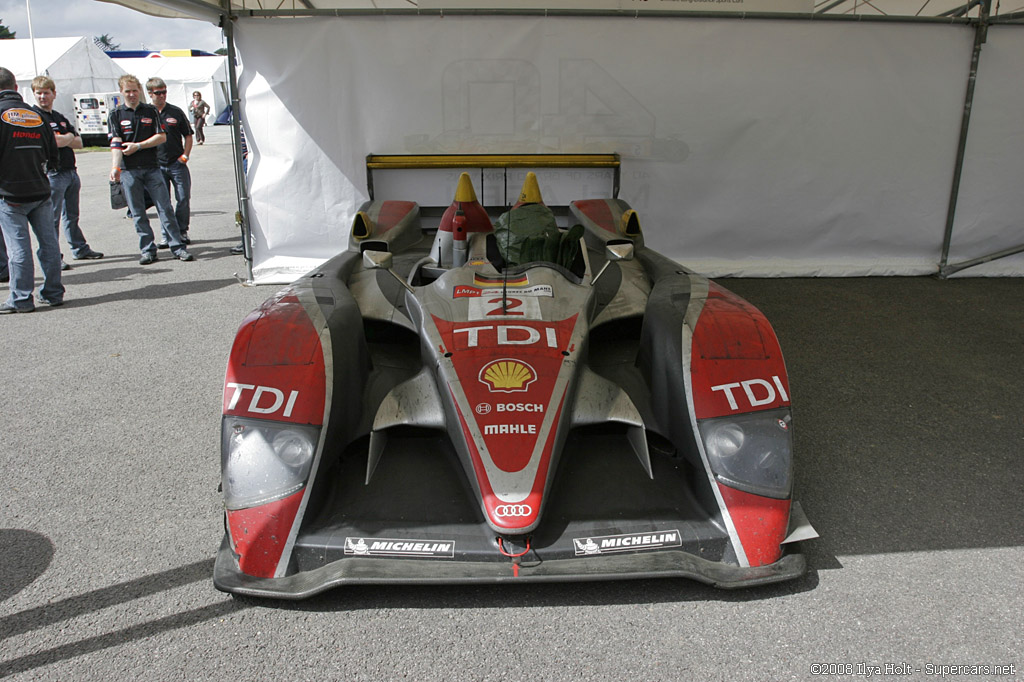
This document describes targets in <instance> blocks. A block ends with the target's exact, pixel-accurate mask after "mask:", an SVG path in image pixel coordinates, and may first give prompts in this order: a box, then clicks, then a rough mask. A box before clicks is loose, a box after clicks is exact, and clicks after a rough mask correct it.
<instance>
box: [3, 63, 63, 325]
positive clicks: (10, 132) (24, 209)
mask: <svg viewBox="0 0 1024 682" xmlns="http://www.w3.org/2000/svg"><path fill="white" fill-rule="evenodd" d="M47 164H49V165H50V166H51V167H56V165H57V141H56V140H55V139H54V137H53V133H52V132H50V126H49V125H48V124H47V123H46V122H45V121H43V117H42V116H40V115H39V112H37V111H35V110H34V109H32V108H31V107H29V106H28V105H27V104H25V100H23V99H22V98H21V95H19V94H18V81H17V79H16V78H15V77H14V74H13V73H12V72H11V71H10V70H8V69H5V68H3V67H0V230H2V231H3V235H4V239H3V242H4V246H5V247H6V248H5V249H3V250H4V251H5V252H6V253H3V254H0V256H4V257H5V260H6V263H5V269H8V270H9V274H8V276H9V277H10V280H11V285H10V295H9V296H8V297H7V300H6V301H5V302H4V303H2V304H0V314H5V315H6V314H8V313H30V312H32V311H33V310H35V309H36V306H35V302H34V301H33V300H32V289H33V288H34V287H35V264H34V262H33V261H32V237H31V236H30V234H29V225H31V226H32V232H34V233H35V235H36V241H37V242H38V243H39V248H38V250H37V251H36V255H37V256H38V257H39V265H40V267H41V268H42V270H43V287H42V288H41V289H40V290H39V302H40V303H44V304H46V305H50V306H59V305H62V304H63V303H64V285H63V284H61V281H60V247H59V246H58V244H57V234H56V232H54V229H53V206H52V204H51V203H50V181H49V180H48V179H47V177H46V169H45V166H46V165H47Z"/></svg>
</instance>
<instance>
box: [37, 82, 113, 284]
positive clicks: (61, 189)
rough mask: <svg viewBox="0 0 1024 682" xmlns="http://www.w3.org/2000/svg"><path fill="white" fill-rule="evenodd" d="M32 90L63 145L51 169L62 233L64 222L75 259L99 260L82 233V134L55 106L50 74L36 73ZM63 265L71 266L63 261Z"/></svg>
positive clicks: (56, 224)
mask: <svg viewBox="0 0 1024 682" xmlns="http://www.w3.org/2000/svg"><path fill="white" fill-rule="evenodd" d="M32 94H34V95H35V96H36V104H37V105H38V106H37V107H36V111H38V112H39V113H40V115H42V117H43V121H45V122H46V123H47V124H48V125H49V126H50V129H51V130H52V131H53V136H54V139H55V140H56V141H57V147H58V148H59V150H58V154H59V156H60V160H59V161H58V162H57V168H55V169H53V170H51V171H50V172H49V173H47V176H48V177H49V179H50V201H52V202H53V221H54V228H55V229H56V231H57V235H58V239H59V237H60V227H61V223H62V222H63V224H64V239H66V240H67V242H68V246H70V247H71V255H72V256H73V257H74V259H75V260H83V259H89V260H95V259H97V258H103V254H102V253H100V252H99V251H93V250H92V249H91V248H90V247H89V242H87V241H86V240H85V235H84V234H82V228H81V227H79V225H78V206H79V201H78V198H79V193H80V192H81V190H82V181H81V179H80V178H79V177H78V169H77V167H76V165H75V152H74V151H73V150H75V149H81V148H82V138H81V136H80V135H79V134H78V131H76V130H75V127H74V126H73V125H71V122H70V121H68V120H67V119H66V118H64V115H63V114H61V113H60V112H59V111H55V110H54V108H53V100H54V99H55V98H56V96H57V86H56V85H55V84H54V82H53V79H52V78H50V77H49V76H36V77H35V78H33V79H32ZM61 265H62V269H64V270H67V269H69V268H70V266H68V265H64V264H63V262H62V263H61Z"/></svg>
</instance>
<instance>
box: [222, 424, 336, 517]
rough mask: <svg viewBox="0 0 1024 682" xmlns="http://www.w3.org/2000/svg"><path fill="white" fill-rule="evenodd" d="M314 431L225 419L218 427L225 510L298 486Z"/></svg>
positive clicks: (258, 502) (262, 501)
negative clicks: (219, 430) (219, 429)
mask: <svg viewBox="0 0 1024 682" xmlns="http://www.w3.org/2000/svg"><path fill="white" fill-rule="evenodd" d="M319 437H320V429H319V427H316V426H301V425H296V424H285V423H278V422H267V421H262V420H257V419H244V418H241V417H225V418H224V421H223V423H222V425H221V479H222V482H223V485H224V504H225V506H227V508H228V509H246V508H248V507H255V506H258V505H261V504H267V503H268V502H273V501H275V500H279V499H282V498H284V497H287V496H288V495H291V494H292V493H295V492H297V491H299V490H301V489H302V487H303V486H304V485H305V484H306V480H307V479H308V478H309V470H310V467H311V466H312V464H313V455H314V454H315V453H316V445H317V441H318V439H319Z"/></svg>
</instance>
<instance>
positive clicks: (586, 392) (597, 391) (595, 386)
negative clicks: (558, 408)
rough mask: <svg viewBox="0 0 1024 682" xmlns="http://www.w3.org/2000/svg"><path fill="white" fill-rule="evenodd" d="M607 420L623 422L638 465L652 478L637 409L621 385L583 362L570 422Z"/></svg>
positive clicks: (600, 421) (582, 424) (643, 430)
mask: <svg viewBox="0 0 1024 682" xmlns="http://www.w3.org/2000/svg"><path fill="white" fill-rule="evenodd" d="M607 422H618V423H620V424H626V425H627V427H628V429H627V431H626V437H627V438H628V440H629V444H630V446H632V448H633V452H634V453H636V456H637V459H639V460H640V466H642V467H643V468H644V471H646V472H647V476H648V477H649V478H654V473H653V470H652V469H651V454H650V452H649V451H648V449H647V432H646V428H645V427H644V420H643V417H641V416H640V411H639V410H637V409H636V405H634V404H633V401H632V400H631V399H630V397H629V395H627V394H626V392H625V391H623V390H622V388H620V387H619V386H617V385H615V384H613V383H612V382H610V381H608V380H607V379H605V378H604V377H602V376H601V375H599V374H597V373H596V372H594V371H593V370H592V369H590V368H589V367H586V366H584V367H583V372H582V374H581V376H580V382H579V386H577V388H576V405H575V407H574V410H573V415H572V425H573V426H586V425H588V424H605V423H607Z"/></svg>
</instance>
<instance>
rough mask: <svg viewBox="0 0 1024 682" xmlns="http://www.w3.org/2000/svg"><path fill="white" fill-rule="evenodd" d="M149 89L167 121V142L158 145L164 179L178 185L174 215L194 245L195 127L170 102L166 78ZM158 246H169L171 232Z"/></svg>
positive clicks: (148, 84) (152, 80)
mask: <svg viewBox="0 0 1024 682" xmlns="http://www.w3.org/2000/svg"><path fill="white" fill-rule="evenodd" d="M146 91H147V92H149V99H150V100H151V101H152V102H153V106H154V107H156V110H157V111H159V112H160V121H161V122H162V123H163V124H164V133H166V134H167V141H166V142H164V143H163V144H162V145H160V146H159V147H157V148H156V157H157V161H158V162H159V163H160V170H161V172H163V174H164V179H166V180H167V182H168V183H169V184H170V185H171V186H172V187H174V201H175V207H174V217H175V219H176V220H177V221H178V230H179V231H180V232H181V241H183V242H185V243H186V244H191V243H192V241H191V240H190V239H189V238H188V225H189V218H190V217H191V215H190V209H189V200H190V199H191V197H192V175H191V174H190V173H189V170H188V166H187V165H186V164H187V163H188V156H189V154H191V153H192V126H190V125H189V123H188V117H187V116H186V115H185V112H184V111H182V110H181V109H179V108H178V107H176V106H174V105H173V104H168V103H167V83H165V82H164V81H163V79H162V78H157V77H153V78H150V79H149V80H148V81H146ZM157 247H158V248H161V249H166V248H167V234H166V233H164V238H163V241H161V242H160V243H159V244H157Z"/></svg>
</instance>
